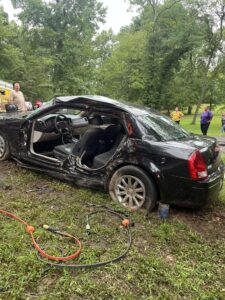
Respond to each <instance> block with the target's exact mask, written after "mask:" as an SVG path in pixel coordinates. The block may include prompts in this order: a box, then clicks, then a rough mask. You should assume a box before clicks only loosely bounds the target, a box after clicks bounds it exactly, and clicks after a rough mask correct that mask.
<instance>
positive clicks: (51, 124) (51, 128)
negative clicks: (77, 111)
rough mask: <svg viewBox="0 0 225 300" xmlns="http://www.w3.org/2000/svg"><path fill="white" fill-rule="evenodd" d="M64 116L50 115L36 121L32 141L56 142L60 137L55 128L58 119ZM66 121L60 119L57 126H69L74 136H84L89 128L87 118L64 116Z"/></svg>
mask: <svg viewBox="0 0 225 300" xmlns="http://www.w3.org/2000/svg"><path fill="white" fill-rule="evenodd" d="M59 115H62V114H49V115H46V116H44V117H42V118H39V119H37V120H36V121H35V124H34V130H33V136H32V140H33V143H36V142H43V141H49V140H54V139H57V138H58V137H60V135H61V133H59V132H57V129H56V126H55V120H56V117H57V116H59ZM64 116H65V117H66V119H63V118H62V119H60V118H58V120H57V124H59V125H61V126H67V127H68V128H69V130H70V131H71V134H72V135H73V136H75V135H80V134H83V133H84V132H85V131H86V130H87V128H88V127H89V122H88V119H87V118H86V117H81V116H80V115H72V114H71V115H69V114H65V115H64Z"/></svg>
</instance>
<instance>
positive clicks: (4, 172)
mask: <svg viewBox="0 0 225 300" xmlns="http://www.w3.org/2000/svg"><path fill="white" fill-rule="evenodd" d="M15 172H16V167H15V162H12V161H2V162H1V164H0V180H3V179H4V178H5V177H8V176H10V175H13V174H15Z"/></svg>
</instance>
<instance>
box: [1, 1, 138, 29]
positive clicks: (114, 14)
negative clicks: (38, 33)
mask: <svg viewBox="0 0 225 300" xmlns="http://www.w3.org/2000/svg"><path fill="white" fill-rule="evenodd" d="M100 1H101V2H102V3H103V4H104V6H105V7H108V13H107V16H106V24H105V25H104V26H101V28H102V29H109V28H112V29H113V31H114V33H118V32H119V29H120V28H121V27H122V26H125V25H128V24H129V23H130V22H131V19H132V16H133V15H134V13H131V12H128V11H127V10H128V8H129V4H128V0H126V2H125V1H124V0H100ZM0 3H1V4H2V5H3V7H4V10H5V11H6V12H7V13H8V15H9V18H10V20H11V19H12V18H13V14H14V11H13V7H12V5H11V1H10V0H0Z"/></svg>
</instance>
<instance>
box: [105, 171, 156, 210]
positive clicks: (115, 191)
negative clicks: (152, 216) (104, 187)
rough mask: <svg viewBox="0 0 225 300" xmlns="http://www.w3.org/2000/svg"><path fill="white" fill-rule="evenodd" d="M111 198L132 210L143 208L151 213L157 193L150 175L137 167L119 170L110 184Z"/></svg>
mask: <svg viewBox="0 0 225 300" xmlns="http://www.w3.org/2000/svg"><path fill="white" fill-rule="evenodd" d="M109 194H110V196H111V198H112V199H113V200H115V201H117V202H119V203H121V204H122V205H123V206H125V207H127V208H128V209H130V210H138V209H139V208H141V207H144V208H146V209H147V210H148V211H151V210H152V209H153V208H154V206H155V204H156V199H157V191H156V188H155V185H154V183H153V182H152V180H151V178H149V175H148V174H147V173H146V172H145V171H143V170H141V169H140V168H138V167H135V166H125V167H122V168H120V169H118V170H117V171H116V172H115V173H114V174H113V175H112V177H111V180H110V182H109Z"/></svg>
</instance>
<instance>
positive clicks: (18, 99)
mask: <svg viewBox="0 0 225 300" xmlns="http://www.w3.org/2000/svg"><path fill="white" fill-rule="evenodd" d="M13 87H14V89H13V91H12V92H11V93H10V97H9V102H10V104H15V105H16V106H17V107H18V111H20V112H26V111H27V106H26V103H25V98H24V95H23V93H22V92H21V91H20V84H19V83H18V82H16V83H14V86H13Z"/></svg>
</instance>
